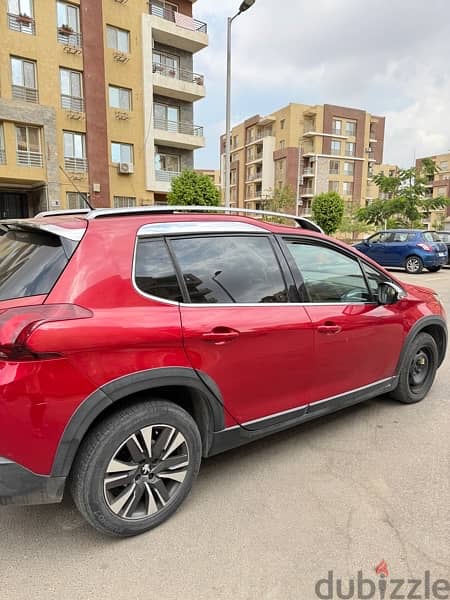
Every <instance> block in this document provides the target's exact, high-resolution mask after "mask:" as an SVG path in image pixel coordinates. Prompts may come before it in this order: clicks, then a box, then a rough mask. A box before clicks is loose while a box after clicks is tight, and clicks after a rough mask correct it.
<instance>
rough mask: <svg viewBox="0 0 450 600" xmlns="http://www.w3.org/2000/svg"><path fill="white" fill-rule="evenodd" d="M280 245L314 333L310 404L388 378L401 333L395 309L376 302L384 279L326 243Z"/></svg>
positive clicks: (375, 271) (402, 333) (398, 310)
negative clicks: (290, 262)
mask: <svg viewBox="0 0 450 600" xmlns="http://www.w3.org/2000/svg"><path fill="white" fill-rule="evenodd" d="M285 244H286V246H287V249H286V251H287V252H288V253H289V254H290V255H291V256H292V258H293V260H294V262H295V266H296V268H298V270H299V273H300V274H301V282H300V284H299V285H301V286H303V288H302V289H303V291H304V294H305V296H306V298H307V303H306V304H305V305H304V306H305V308H306V311H307V312H308V315H309V316H310V318H311V321H312V324H313V328H314V336H315V353H314V369H313V371H312V376H313V377H314V381H315V385H314V388H313V390H312V400H313V402H314V401H319V400H325V399H329V398H332V397H335V396H339V395H340V394H346V393H350V392H353V391H356V393H358V392H357V391H358V390H360V388H366V387H367V386H372V385H374V384H377V383H379V382H383V381H385V380H388V379H389V378H391V377H392V376H393V375H394V373H395V368H396V365H397V361H398V359H399V356H400V352H401V348H402V346H403V341H404V331H403V324H402V313H401V308H400V307H399V306H398V305H395V304H394V305H391V306H382V305H379V304H378V302H377V300H376V291H377V287H378V283H379V282H380V281H383V280H386V279H387V278H386V276H385V275H384V274H382V273H381V272H378V271H377V270H376V269H374V268H373V267H370V266H369V265H365V264H364V263H361V262H360V261H359V260H358V259H357V258H356V257H355V256H352V255H351V254H349V253H346V252H345V250H343V249H340V248H338V247H336V246H334V245H331V244H329V243H326V242H320V243H319V242H315V241H313V242H309V243H307V242H303V241H298V240H295V239H286V240H285Z"/></svg>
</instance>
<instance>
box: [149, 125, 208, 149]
mask: <svg viewBox="0 0 450 600" xmlns="http://www.w3.org/2000/svg"><path fill="white" fill-rule="evenodd" d="M154 128H155V143H157V144H162V145H166V146H171V147H173V148H183V149H185V150H194V149H196V148H203V147H204V146H205V138H204V137H203V127H199V126H198V125H194V124H193V123H188V122H183V121H167V120H166V119H155V121H154Z"/></svg>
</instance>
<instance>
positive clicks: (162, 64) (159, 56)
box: [153, 50, 192, 82]
mask: <svg viewBox="0 0 450 600" xmlns="http://www.w3.org/2000/svg"><path fill="white" fill-rule="evenodd" d="M153 73H161V74H162V75H165V76H166V77H175V78H176V79H180V78H182V77H180V75H181V74H180V57H179V56H176V55H175V54H168V53H167V52H160V51H159V50H154V51H153ZM191 82H192V77H191Z"/></svg>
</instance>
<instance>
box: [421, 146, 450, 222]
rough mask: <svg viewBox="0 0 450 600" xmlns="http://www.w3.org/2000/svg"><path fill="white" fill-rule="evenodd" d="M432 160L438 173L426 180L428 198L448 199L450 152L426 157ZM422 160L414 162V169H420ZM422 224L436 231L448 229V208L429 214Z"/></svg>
mask: <svg viewBox="0 0 450 600" xmlns="http://www.w3.org/2000/svg"><path fill="white" fill-rule="evenodd" d="M424 158H429V159H431V160H434V162H435V163H436V166H437V167H438V168H439V171H438V172H437V173H436V174H435V175H434V177H430V178H429V180H428V184H427V188H428V196H429V197H430V198H439V196H443V197H444V198H450V152H446V153H444V154H435V155H434V156H427V157H424ZM424 158H419V159H417V161H416V168H417V169H420V167H421V162H422V161H423V160H424ZM424 223H425V224H426V225H428V227H430V228H433V229H434V228H436V229H443V228H445V229H450V207H449V206H448V207H447V208H446V209H445V208H444V209H442V210H434V211H432V212H431V214H430V215H429V216H428V217H427V218H426V219H424Z"/></svg>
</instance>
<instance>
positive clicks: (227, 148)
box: [224, 0, 256, 208]
mask: <svg viewBox="0 0 450 600" xmlns="http://www.w3.org/2000/svg"><path fill="white" fill-rule="evenodd" d="M255 1H256V0H244V1H243V2H242V4H241V5H240V7H239V12H237V13H236V14H235V15H234V17H228V28H227V106H226V127H225V129H226V133H225V169H224V170H225V207H226V208H229V207H230V196H231V187H230V186H231V182H230V170H231V25H232V23H233V21H234V20H235V19H236V17H238V16H239V15H240V14H241V13H243V12H245V11H246V10H248V9H249V8H250V7H251V6H253V4H255Z"/></svg>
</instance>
